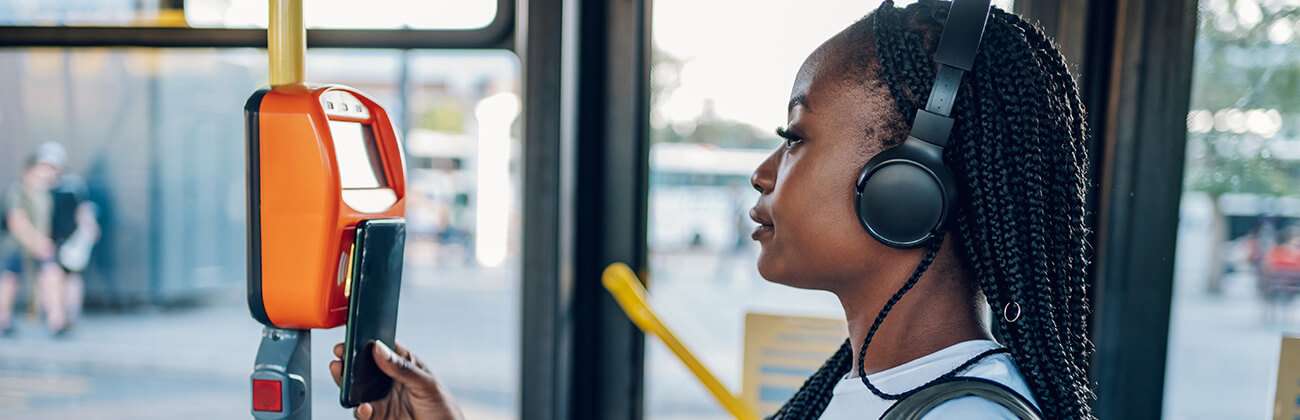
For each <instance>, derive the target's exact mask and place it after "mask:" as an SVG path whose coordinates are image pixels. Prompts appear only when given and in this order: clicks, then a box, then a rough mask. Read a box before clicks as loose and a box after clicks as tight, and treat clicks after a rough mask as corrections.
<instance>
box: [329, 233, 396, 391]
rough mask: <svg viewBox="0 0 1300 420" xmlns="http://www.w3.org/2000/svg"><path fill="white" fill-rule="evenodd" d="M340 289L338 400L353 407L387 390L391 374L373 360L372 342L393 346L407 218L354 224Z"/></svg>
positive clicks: (390, 386) (390, 382) (390, 385)
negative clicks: (344, 308)
mask: <svg viewBox="0 0 1300 420" xmlns="http://www.w3.org/2000/svg"><path fill="white" fill-rule="evenodd" d="M355 237H356V239H355V240H354V241H353V246H352V252H351V254H352V256H351V258H350V260H349V267H348V272H347V274H346V275H347V279H346V281H347V282H348V283H347V284H346V285H345V286H344V294H347V295H348V322H347V331H346V332H345V334H344V339H343V378H342V381H341V383H342V385H341V389H340V390H339V402H340V403H342V404H343V406H344V407H347V408H352V407H356V406H358V405H361V403H364V402H370V401H375V400H378V399H381V398H384V397H385V396H387V395H388V390H389V389H391V388H392V387H393V380H392V378H389V377H388V375H385V374H384V372H383V371H381V370H379V366H378V365H376V364H375V359H374V356H372V354H373V353H372V352H373V351H374V343H375V342H376V341H380V342H383V343H384V344H385V345H387V346H388V348H390V349H393V348H396V346H394V343H393V340H394V336H395V335H396V333H397V298H398V296H399V295H400V294H401V286H402V251H403V250H405V248H406V221H405V220H403V219H379V220H366V221H363V222H361V223H359V224H357V228H356V235H355Z"/></svg>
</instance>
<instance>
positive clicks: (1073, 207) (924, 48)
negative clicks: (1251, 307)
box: [771, 0, 1096, 420]
mask: <svg viewBox="0 0 1300 420" xmlns="http://www.w3.org/2000/svg"><path fill="white" fill-rule="evenodd" d="M947 5H948V4H947V3H940V2H938V1H934V0H921V1H920V2H918V3H915V4H912V5H910V6H908V7H906V8H903V9H900V8H896V7H894V4H893V1H891V0H886V1H885V2H884V3H883V4H882V5H881V6H880V8H879V9H877V10H876V11H875V12H874V13H872V14H871V15H869V16H868V18H866V19H862V20H859V21H858V22H857V23H854V24H853V25H852V26H850V27H849V28H848V29H847V30H846V31H845V32H844V34H843V35H844V37H845V39H846V40H847V43H846V44H845V45H848V46H849V47H850V50H851V51H847V52H846V55H848V57H846V58H845V59H844V62H845V63H846V67H847V68H846V69H844V71H843V72H841V73H843V74H845V75H846V77H857V78H859V79H858V80H859V81H862V79H865V78H866V77H867V76H866V75H867V74H869V72H868V71H867V68H868V67H869V66H874V65H877V64H878V65H879V67H878V68H879V71H877V72H875V74H877V75H878V76H877V77H879V79H881V80H879V82H883V84H885V85H886V86H888V88H889V92H890V94H891V96H892V97H893V98H894V105H895V110H896V111H897V115H896V116H895V117H896V121H911V120H912V118H913V117H914V116H915V114H916V112H917V110H918V109H921V108H922V107H924V105H925V102H924V101H925V100H926V99H927V98H928V97H929V90H930V87H931V86H932V84H933V82H934V76H935V74H934V72H935V65H934V61H933V53H932V51H933V50H934V48H935V47H936V46H937V44H938V38H939V34H940V33H941V30H942V23H941V22H942V21H943V15H944V14H945V13H947V9H948V8H947ZM871 39H874V45H870V46H869V45H863V43H865V42H869V41H870V40H871ZM953 112H954V117H955V120H956V123H955V125H954V127H953V131H952V138H951V140H950V141H949V146H948V147H947V148H946V149H945V151H944V160H945V162H946V163H947V165H948V166H949V168H951V169H952V171H953V173H954V175H955V176H956V178H957V182H958V188H959V191H958V193H959V204H958V206H957V210H956V218H955V223H954V224H953V226H952V228H951V229H955V233H956V235H955V236H956V237H957V240H958V243H957V245H958V246H957V247H955V248H956V251H957V254H958V257H959V259H960V260H961V265H962V269H963V270H965V271H966V272H967V273H968V274H969V275H970V278H971V279H973V281H974V282H975V285H976V286H977V287H978V288H979V290H980V292H981V293H982V294H983V295H984V297H985V299H986V301H987V302H988V304H989V307H990V309H991V310H992V311H993V313H994V314H998V315H999V318H1001V317H1002V315H1004V314H1005V313H1007V312H1012V313H1015V316H1014V317H1013V319H1014V322H1003V323H1001V324H1000V325H999V327H1000V328H998V329H997V331H996V333H997V337H998V339H999V341H1000V342H1002V343H1003V344H1004V345H1005V346H1006V347H1007V349H1008V350H1009V353H1010V354H1011V357H1012V358H1013V359H1014V360H1015V362H1016V365H1017V366H1018V367H1019V368H1020V369H1021V371H1022V372H1023V373H1024V374H1025V378H1026V382H1027V384H1028V385H1029V388H1030V390H1031V391H1032V392H1033V395H1034V397H1035V399H1036V400H1037V402H1038V405H1039V408H1040V409H1041V411H1042V412H1043V414H1044V415H1045V416H1046V417H1047V418H1052V419H1092V418H1094V416H1093V414H1092V409H1091V406H1090V403H1091V402H1092V401H1093V400H1094V399H1095V398H1096V397H1095V395H1094V394H1093V391H1092V387H1091V385H1090V382H1089V379H1088V373H1087V369H1088V361H1089V360H1090V358H1091V355H1092V351H1093V346H1092V342H1091V341H1090V340H1089V334H1088V317H1089V314H1090V308H1091V306H1090V304H1089V302H1088V289H1089V281H1088V274H1087V273H1088V265H1089V263H1090V261H1091V249H1090V247H1089V245H1088V242H1087V238H1088V234H1089V231H1088V226H1087V224H1086V214H1085V208H1086V207H1085V196H1086V193H1087V188H1088V187H1089V184H1088V181H1087V179H1088V175H1087V174H1088V161H1087V160H1088V156H1087V141H1088V140H1087V139H1088V136H1089V131H1088V127H1087V124H1086V119H1085V114H1084V112H1085V111H1084V109H1083V106H1082V104H1081V101H1080V99H1079V93H1078V89H1077V87H1076V85H1075V83H1074V79H1073V78H1072V77H1071V76H1070V73H1069V70H1068V69H1067V67H1066V64H1065V60H1064V58H1063V57H1062V56H1061V54H1060V52H1059V51H1058V50H1057V48H1056V46H1055V45H1053V44H1052V42H1051V40H1049V39H1048V38H1047V36H1046V35H1044V34H1043V33H1042V31H1040V30H1039V29H1038V28H1036V27H1035V26H1034V25H1032V24H1029V23H1027V22H1025V21H1024V20H1021V19H1020V18H1019V17H1017V16H1015V15H1014V14H1011V13H1007V12H1005V11H1003V10H1001V9H998V8H996V7H995V8H993V10H992V11H991V13H990V15H989V19H988V23H987V25H986V27H985V32H984V38H983V42H982V43H981V46H980V50H979V52H978V54H977V56H976V59H975V65H974V69H973V71H972V72H971V73H970V74H968V75H967V76H966V83H965V84H964V86H963V88H962V90H961V92H960V93H959V94H958V98H957V102H956V106H955V107H954V111H953ZM896 125H898V127H896V128H897V129H893V130H891V131H893V132H894V133H891V135H890V136H889V139H887V140H886V141H885V146H887V147H888V146H892V145H894V144H897V143H900V142H901V141H902V140H903V139H905V138H906V135H907V127H906V126H905V125H902V124H896ZM939 240H941V239H936V240H935V241H934V243H932V244H931V246H930V247H929V248H928V249H927V250H926V253H925V256H924V257H923V259H922V261H921V263H920V264H919V265H918V266H917V268H916V270H915V271H914V272H913V273H912V276H911V277H910V278H909V279H908V282H907V283H905V284H904V286H903V288H902V289H900V290H899V291H898V292H897V293H895V295H894V296H893V298H891V299H890V301H889V302H890V304H886V306H885V308H883V309H882V310H881V313H880V314H879V315H878V316H877V322H876V323H877V324H878V323H879V322H880V321H881V320H883V318H884V316H885V315H886V314H887V313H888V309H889V308H890V307H891V306H892V303H895V302H897V301H898V299H899V298H900V297H901V296H902V294H903V293H905V292H906V291H907V289H909V288H910V286H911V285H912V284H914V283H915V282H916V279H918V278H919V277H920V276H921V274H922V273H924V271H925V270H926V268H927V266H928V265H929V263H930V262H931V261H933V259H934V255H935V253H936V252H937V249H938V245H937V243H938V241H939ZM870 335H871V334H868V339H867V341H868V343H869V341H870ZM866 344H867V343H864V345H863V346H862V351H863V353H864V354H865V351H866V347H867V346H866ZM852 356H853V355H852V350H851V346H850V343H848V342H845V343H844V345H842V346H841V347H840V349H839V350H838V351H837V352H835V354H834V355H832V356H831V358H830V359H829V360H827V361H826V363H825V364H824V365H822V367H821V368H820V369H818V370H817V372H816V373H814V374H813V375H812V376H811V377H810V378H809V379H808V380H807V381H806V382H805V383H804V384H803V386H802V387H800V388H799V390H798V392H796V393H795V395H794V396H793V397H791V398H790V400H789V401H787V402H786V404H785V405H784V406H782V407H781V409H780V410H779V411H777V413H776V414H775V415H773V416H772V417H771V418H772V419H777V420H785V419H815V418H817V417H819V416H821V413H822V411H823V410H825V408H826V406H827V405H828V404H829V403H830V399H831V395H832V392H831V391H832V390H833V388H834V387H835V385H836V383H838V381H839V380H840V378H842V377H843V376H844V375H845V374H847V373H848V372H850V371H851V369H853V368H854V367H853V366H850V365H851V364H852V360H853V359H852ZM957 370H960V369H957ZM957 370H954V372H950V374H952V373H955V372H956V371H957ZM864 382H865V383H867V384H868V386H869V387H870V383H869V382H868V381H865V378H864ZM872 388H873V389H872V392H873V393H876V394H877V395H881V396H882V397H886V398H891V399H897V398H902V397H906V396H907V395H909V393H908V392H904V393H903V394H898V395H887V394H884V393H882V392H879V391H878V390H876V389H874V387H872Z"/></svg>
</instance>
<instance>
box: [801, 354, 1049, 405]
mask: <svg viewBox="0 0 1300 420" xmlns="http://www.w3.org/2000/svg"><path fill="white" fill-rule="evenodd" d="M998 347H999V346H998V344H997V343H995V342H993V341H990V340H971V341H963V342H960V343H957V344H953V345H951V346H948V347H946V348H944V349H942V350H939V351H936V352H934V353H930V354H927V355H925V356H921V357H920V358H917V359H915V360H912V361H910V362H907V363H904V364H901V365H898V366H895V367H892V368H889V369H886V370H883V371H880V372H877V373H874V374H871V375H868V376H867V378H869V379H871V384H872V385H875V387H876V388H878V389H880V390H881V391H884V392H886V393H890V394H897V393H900V392H905V391H907V390H910V389H912V388H916V387H918V386H921V385H923V384H925V383H926V382H930V381H931V380H934V379H935V378H938V377H939V376H941V375H943V374H944V373H948V371H950V370H952V369H953V368H956V367H957V366H960V365H961V364H962V363H965V362H966V361H967V360H970V359H971V358H972V357H975V356H976V355H978V354H980V353H983V352H984V351H986V350H991V349H995V348H998ZM957 374H958V375H960V376H973V377H978V378H984V379H988V380H991V381H994V382H997V383H1000V384H1002V385H1006V386H1008V387H1010V388H1011V389H1013V390H1015V391H1016V392H1019V393H1020V395H1023V396H1025V398H1028V399H1029V400H1030V402H1033V403H1034V405H1035V406H1037V405H1038V402H1037V401H1036V400H1034V396H1033V395H1032V394H1031V393H1030V391H1029V385H1028V384H1026V383H1025V378H1024V376H1021V375H1020V370H1019V369H1017V368H1016V364H1015V362H1013V361H1012V360H1011V355H1009V354H1006V353H999V354H994V355H991V356H988V357H985V358H984V359H983V360H980V361H979V362H976V363H975V365H973V366H971V367H969V368H966V370H964V371H962V372H958V373H957ZM895 402H896V401H894V400H885V399H882V398H880V397H878V396H876V394H873V393H871V390H869V389H867V387H866V385H863V383H862V379H861V378H858V377H856V376H855V377H852V378H845V379H843V380H841V381H840V383H839V384H837V385H835V391H834V395H833V396H832V397H831V402H830V405H828V406H827V407H826V411H824V412H822V416H821V419H822V420H869V419H878V418H880V415H881V414H884V413H885V410H888V409H889V407H890V406H892V405H894V403H895ZM925 418H926V419H928V420H945V419H1008V420H1016V417H1015V416H1014V415H1012V414H1011V412H1010V411H1007V409H1005V408H1002V406H1000V405H998V404H996V403H993V402H991V401H988V400H985V399H982V398H978V397H963V398H958V399H955V400H952V401H948V402H946V403H943V404H940V405H939V406H938V407H935V409H934V410H933V411H931V412H930V413H929V414H926V415H925Z"/></svg>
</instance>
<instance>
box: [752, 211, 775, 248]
mask: <svg viewBox="0 0 1300 420" xmlns="http://www.w3.org/2000/svg"><path fill="white" fill-rule="evenodd" d="M766 216H767V215H766V214H764V213H762V212H760V211H758V207H757V206H755V207H753V208H750V209H749V219H750V220H753V221H754V223H758V226H755V227H754V232H753V233H750V234H749V238H750V239H753V240H755V241H761V240H763V239H766V238H768V237H770V236H772V222H771V221H769V218H768V217H766Z"/></svg>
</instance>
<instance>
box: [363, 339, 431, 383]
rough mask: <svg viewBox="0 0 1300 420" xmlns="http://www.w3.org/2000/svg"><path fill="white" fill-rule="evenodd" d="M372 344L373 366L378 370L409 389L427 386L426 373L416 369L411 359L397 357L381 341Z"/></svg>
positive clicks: (395, 353)
mask: <svg viewBox="0 0 1300 420" xmlns="http://www.w3.org/2000/svg"><path fill="white" fill-rule="evenodd" d="M374 343H375V345H374V351H373V353H374V357H375V364H376V365H379V370H382V371H384V373H385V374H387V375H388V377H390V378H393V380H394V381H397V382H400V383H402V384H403V385H407V386H411V387H423V386H425V385H428V382H429V378H428V376H429V375H428V373H427V372H425V371H424V370H423V369H420V368H419V367H417V366H416V365H415V363H413V362H412V361H411V359H408V358H405V357H402V356H400V355H398V354H397V352H395V351H393V349H391V348H388V345H386V344H384V342H382V341H379V340H375V341H374Z"/></svg>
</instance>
